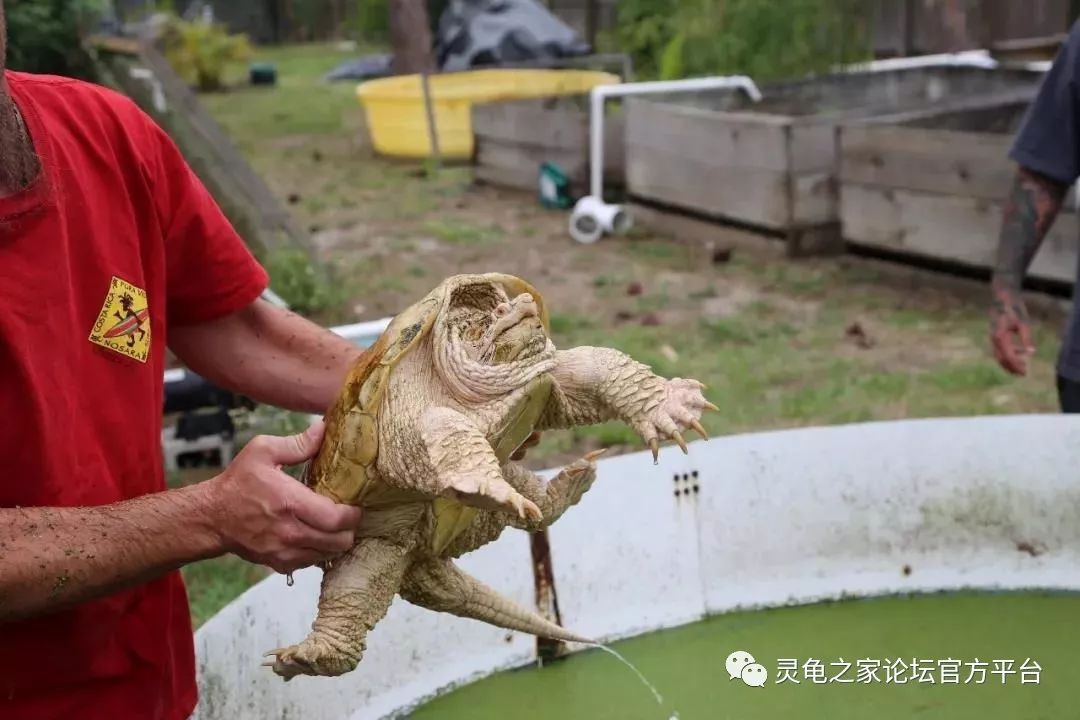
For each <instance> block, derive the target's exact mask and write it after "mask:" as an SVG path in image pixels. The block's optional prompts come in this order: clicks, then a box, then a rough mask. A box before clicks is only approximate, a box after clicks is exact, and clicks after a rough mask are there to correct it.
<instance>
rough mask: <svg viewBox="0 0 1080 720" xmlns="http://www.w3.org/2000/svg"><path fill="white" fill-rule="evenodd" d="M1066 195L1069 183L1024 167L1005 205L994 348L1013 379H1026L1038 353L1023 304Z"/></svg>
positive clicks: (992, 324) (992, 326)
mask: <svg viewBox="0 0 1080 720" xmlns="http://www.w3.org/2000/svg"><path fill="white" fill-rule="evenodd" d="M1066 190H1068V185H1067V184H1064V183H1061V182H1058V181H1057V180H1053V179H1051V178H1048V177H1046V176H1044V175H1040V174H1039V173H1036V172H1034V171H1032V170H1029V169H1027V168H1023V167H1021V168H1020V169H1019V170H1018V171H1017V173H1016V178H1015V179H1014V180H1013V187H1012V192H1010V193H1009V199H1008V202H1007V203H1006V204H1005V213H1004V217H1003V220H1002V224H1001V237H1000V238H999V240H998V247H997V257H996V260H995V262H994V276H993V280H992V282H991V287H992V291H993V307H992V309H991V311H990V343H991V345H992V346H993V349H994V357H995V358H996V359H997V361H998V364H1000V365H1001V367H1003V368H1004V369H1005V370H1006V371H1007V372H1010V373H1012V374H1014V375H1026V374H1027V371H1028V360H1029V359H1030V357H1031V355H1032V353H1034V352H1035V348H1034V346H1033V345H1032V342H1031V326H1030V324H1029V321H1028V314H1027V309H1026V308H1025V307H1024V301H1023V300H1022V299H1021V292H1022V288H1023V282H1024V275H1025V274H1026V273H1027V270H1028V267H1029V266H1030V265H1031V261H1032V260H1033V259H1034V258H1035V254H1036V253H1037V252H1038V251H1039V246H1040V245H1041V244H1042V241H1043V238H1045V237H1046V233H1047V232H1048V231H1049V230H1050V226H1051V225H1052V224H1053V223H1054V219H1055V218H1056V217H1057V215H1058V212H1059V211H1060V210H1061V204H1062V201H1063V200H1064V199H1065V192H1066ZM1018 346H1019V347H1018Z"/></svg>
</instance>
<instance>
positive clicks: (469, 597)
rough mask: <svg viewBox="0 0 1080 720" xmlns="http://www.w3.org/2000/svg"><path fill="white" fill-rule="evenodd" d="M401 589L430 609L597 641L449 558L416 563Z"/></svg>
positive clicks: (541, 634) (557, 636) (539, 632)
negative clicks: (524, 604) (505, 593)
mask: <svg viewBox="0 0 1080 720" xmlns="http://www.w3.org/2000/svg"><path fill="white" fill-rule="evenodd" d="M400 593H401V597H403V598H405V600H407V601H409V602H410V603H412V604H413V605H418V606H420V607H423V608H427V609H428V610H434V611H436V612H445V613H450V614H451V615H457V616H458V617H464V618H471V619H473V620H480V621H481V622H485V623H488V624H489V625H495V626H497V627H501V628H505V629H507V630H518V631H520V632H524V633H529V634H530V635H536V636H538V637H543V638H551V639H553V640H563V641H566V642H579V643H586V644H589V645H595V644H597V643H596V641H594V640H589V639H588V638H584V637H581V636H580V635H575V634H574V633H572V632H570V631H568V630H565V629H563V628H562V627H560V626H558V625H556V624H555V623H553V622H551V621H550V620H547V619H545V618H543V617H541V616H540V615H539V614H537V613H535V612H533V611H532V610H529V609H527V608H524V607H522V606H521V605H519V604H518V603H516V602H514V601H513V600H510V599H509V598H507V597H505V596H503V595H500V594H499V593H498V592H496V591H495V590H494V589H492V588H491V587H488V586H487V585H485V584H484V583H482V582H480V581H479V580H477V579H476V578H474V577H472V576H471V575H467V574H466V573H464V572H463V571H462V570H461V569H460V568H458V567H457V566H456V565H454V564H453V563H452V562H450V561H449V560H444V559H441V558H431V559H428V560H422V561H420V562H417V563H414V564H413V565H412V566H411V567H410V568H409V570H408V572H407V573H406V575H405V578H404V581H403V582H402V585H401V590H400Z"/></svg>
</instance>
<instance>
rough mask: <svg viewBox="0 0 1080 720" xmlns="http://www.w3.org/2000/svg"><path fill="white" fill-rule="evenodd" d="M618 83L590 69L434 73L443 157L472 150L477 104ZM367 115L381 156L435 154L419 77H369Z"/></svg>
mask: <svg viewBox="0 0 1080 720" xmlns="http://www.w3.org/2000/svg"><path fill="white" fill-rule="evenodd" d="M618 82H619V77H618V76H617V75H612V74H611V73H604V72H594V71H588V70H516V69H515V70H509V69H507V70H470V71H467V72H458V73H447V74H445V75H431V76H429V78H428V83H429V86H430V88H431V95H432V100H433V107H434V113H435V124H436V127H437V128H438V138H439V152H440V154H441V155H442V157H444V158H449V159H453V158H457V159H467V158H471V157H472V154H473V131H472V106H473V103H484V102H494V101H499V100H520V99H526V98H535V97H549V96H555V95H577V94H584V93H587V92H589V90H591V89H592V88H594V87H596V86H597V85H611V84H615V83H618ZM356 95H357V98H358V99H359V100H360V104H361V105H362V106H363V108H364V112H365V114H366V115H367V125H368V132H369V133H370V134H371V141H372V144H373V145H374V146H375V151H376V152H378V153H380V154H382V155H389V156H393V157H404V158H426V157H429V156H430V155H431V154H432V151H431V140H430V138H429V136H428V127H427V115H426V111H425V109H424V93H423V87H422V85H421V82H420V76H419V75H401V76H397V77H389V78H381V79H379V80H369V81H367V82H364V83H361V84H360V85H359V86H358V87H357V88H356Z"/></svg>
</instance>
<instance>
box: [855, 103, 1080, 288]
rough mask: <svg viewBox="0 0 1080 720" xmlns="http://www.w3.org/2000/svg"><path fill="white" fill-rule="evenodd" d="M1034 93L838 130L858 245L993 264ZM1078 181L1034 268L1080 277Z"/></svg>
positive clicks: (1038, 274)
mask: <svg viewBox="0 0 1080 720" xmlns="http://www.w3.org/2000/svg"><path fill="white" fill-rule="evenodd" d="M1029 104H1030V103H1029V102H1026V101H1014V102H1003V103H988V104H986V105H985V106H983V107H969V108H966V109H962V110H950V111H943V112H937V113H924V114H919V113H914V114H912V115H910V116H908V117H903V116H900V117H897V118H877V119H873V120H870V121H868V122H864V123H855V124H850V125H847V126H845V127H843V128H841V129H840V131H839V133H838V136H839V144H840V155H841V170H840V197H841V202H840V216H841V219H842V221H843V228H844V237H845V239H846V240H847V241H848V242H849V243H851V244H852V245H856V246H863V247H868V248H874V249H879V250H885V251H889V252H892V253H899V254H901V255H909V256H913V257H923V258H928V259H932V260H935V261H942V262H946V263H952V264H958V265H963V266H968V267H971V268H975V269H979V270H989V269H991V268H992V267H993V264H994V255H995V252H996V248H997V243H998V236H999V234H1000V231H1001V220H1002V214H1003V212H1004V206H1005V202H1006V199H1007V197H1008V194H1009V190H1010V188H1011V186H1012V181H1013V177H1014V175H1015V173H1016V164H1015V163H1014V162H1013V161H1012V160H1010V159H1009V157H1008V153H1009V149H1010V147H1011V146H1012V142H1013V139H1014V137H1015V134H1016V131H1017V130H1018V129H1019V126H1020V123H1021V121H1022V120H1023V117H1024V114H1025V112H1026V110H1027V108H1028V106H1029ZM1078 236H1080V228H1078V223H1077V212H1076V200H1075V188H1073V189H1072V190H1070V192H1069V196H1068V198H1067V200H1066V203H1065V206H1064V207H1063V208H1062V212H1061V214H1060V215H1059V216H1058V219H1057V221H1056V222H1055V223H1054V225H1053V226H1052V227H1051V229H1050V232H1049V234H1048V235H1047V237H1046V240H1045V241H1044V242H1043V245H1042V247H1041V248H1040V250H1039V253H1038V254H1037V255H1036V256H1035V259H1034V261H1033V262H1032V265H1031V269H1030V276H1031V277H1033V278H1038V279H1041V280H1050V281H1055V282H1064V283H1068V284H1072V283H1073V281H1074V280H1075V277H1076V268H1077V242H1076V239H1077V237H1078Z"/></svg>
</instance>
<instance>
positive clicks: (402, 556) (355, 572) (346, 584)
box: [265, 538, 410, 680]
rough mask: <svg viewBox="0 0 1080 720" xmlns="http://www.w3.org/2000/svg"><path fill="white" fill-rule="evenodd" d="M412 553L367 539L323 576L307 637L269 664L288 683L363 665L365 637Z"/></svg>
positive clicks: (386, 606)
mask: <svg viewBox="0 0 1080 720" xmlns="http://www.w3.org/2000/svg"><path fill="white" fill-rule="evenodd" d="M409 562H410V559H409V549H408V548H407V547H405V546H403V545H398V544H395V543H391V542H388V541H386V540H383V539H380V538H365V539H363V540H361V541H360V542H359V543H357V544H356V545H355V546H354V547H353V548H352V550H350V551H349V552H348V553H346V554H345V555H343V556H342V557H341V558H339V559H338V560H336V561H334V564H333V565H332V566H331V567H330V568H329V569H327V570H326V572H325V573H324V574H323V581H322V590H321V592H320V594H319V611H318V614H317V615H316V617H315V622H314V623H313V624H312V627H311V632H310V633H309V634H308V636H307V638H305V639H304V640H303V642H300V643H298V644H296V645H292V646H289V647H285V648H278V649H277V650H272V651H271V652H269V653H267V655H274V656H276V657H275V659H274V661H273V662H272V663H265V664H266V665H269V666H270V667H272V668H273V669H274V672H275V673H276V674H278V675H280V676H281V677H283V678H285V679H286V680H290V679H291V678H293V677H295V676H297V675H330V676H336V675H344V674H345V673H347V672H351V671H352V670H354V669H355V668H356V666H357V665H358V664H359V663H360V659H361V658H362V657H363V655H364V650H365V648H366V642H367V634H368V632H369V631H370V630H371V628H373V627H374V626H375V623H377V622H378V621H379V620H381V619H382V617H383V616H384V615H385V614H386V611H387V610H388V609H389V608H390V603H391V602H392V601H393V599H394V595H395V594H396V593H397V592H398V589H399V587H400V585H401V581H402V577H403V576H404V574H405V571H406V570H407V569H408V566H409Z"/></svg>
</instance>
